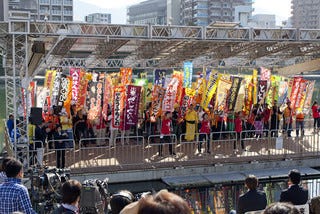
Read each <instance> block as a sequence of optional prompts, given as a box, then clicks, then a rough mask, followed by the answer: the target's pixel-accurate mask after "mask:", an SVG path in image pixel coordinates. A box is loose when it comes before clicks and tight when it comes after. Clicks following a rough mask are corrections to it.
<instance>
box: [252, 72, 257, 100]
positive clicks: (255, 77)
mask: <svg viewBox="0 0 320 214" xmlns="http://www.w3.org/2000/svg"><path fill="white" fill-rule="evenodd" d="M252 84H253V100H252V101H253V104H256V103H257V102H258V100H257V96H258V92H257V91H258V71H257V70H256V69H254V70H253V72H252Z"/></svg>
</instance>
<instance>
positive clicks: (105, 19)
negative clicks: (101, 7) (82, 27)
mask: <svg viewBox="0 0 320 214" xmlns="http://www.w3.org/2000/svg"><path fill="white" fill-rule="evenodd" d="M85 21H86V22H89V23H100V24H110V23H111V14H110V13H91V14H89V15H87V16H86V17H85Z"/></svg>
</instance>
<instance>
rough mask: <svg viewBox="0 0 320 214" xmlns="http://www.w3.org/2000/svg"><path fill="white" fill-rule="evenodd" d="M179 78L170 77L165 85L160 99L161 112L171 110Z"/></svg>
mask: <svg viewBox="0 0 320 214" xmlns="http://www.w3.org/2000/svg"><path fill="white" fill-rule="evenodd" d="M178 84H179V80H178V79H177V78H173V79H171V81H170V83H169V84H168V86H167V90H166V92H165V95H164V98H163V101H162V112H163V113H164V112H166V111H170V112H173V109H174V108H173V106H174V104H175V101H176V95H177V88H178Z"/></svg>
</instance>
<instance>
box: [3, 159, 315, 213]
mask: <svg viewBox="0 0 320 214" xmlns="http://www.w3.org/2000/svg"><path fill="white" fill-rule="evenodd" d="M22 178H23V166H22V164H21V162H20V161H18V160H16V159H14V158H11V157H6V158H4V159H3V160H2V164H1V173H0V213H19V212H20V213H25V214H33V213H36V212H35V210H34V209H33V208H32V203H31V200H30V197H29V193H28V190H27V188H26V187H25V186H24V185H23V184H22V183H21V181H22ZM300 182H301V173H300V172H299V171H298V170H295V169H294V170H290V172H289V174H288V188H287V189H285V190H283V191H282V192H281V194H280V201H279V202H276V203H273V204H270V205H269V206H267V197H266V194H265V193H264V192H263V191H262V190H259V189H258V179H257V177H256V176H254V175H249V176H248V177H247V178H246V179H245V186H246V187H247V188H248V191H247V192H245V193H244V194H242V195H240V196H239V198H238V203H237V205H236V206H237V207H236V210H232V211H231V212H230V213H237V214H244V213H249V212H251V211H256V212H259V213H264V214H278V213H279V214H280V213H281V214H286V213H288V214H298V213H307V211H306V210H309V213H311V214H317V213H320V200H319V198H320V196H318V197H314V198H312V199H311V200H309V194H308V190H307V189H304V188H303V187H302V186H300ZM81 191H82V185H81V183H80V182H79V181H77V180H68V181H65V182H64V183H63V184H62V186H61V196H62V199H61V204H60V206H58V208H56V209H55V210H54V211H53V212H52V213H53V214H62V213H65V214H66V213H68V214H77V213H79V208H80V207H81V205H80V196H81ZM108 201H109V209H110V212H109V213H112V214H119V213H120V214H149V213H154V214H164V213H165V214H191V213H192V209H191V207H190V206H189V205H188V203H187V201H186V200H184V199H183V198H182V197H180V196H178V195H176V194H174V193H171V192H168V191H167V190H160V191H159V192H157V193H150V192H146V193H143V194H141V195H140V197H139V198H137V197H135V196H134V195H133V194H132V193H131V192H130V191H128V190H120V191H118V192H116V193H114V194H113V195H112V196H111V197H110V199H109V200H108Z"/></svg>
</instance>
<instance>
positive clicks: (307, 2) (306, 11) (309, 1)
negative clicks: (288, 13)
mask: <svg viewBox="0 0 320 214" xmlns="http://www.w3.org/2000/svg"><path fill="white" fill-rule="evenodd" d="M291 3H292V5H291V8H292V26H293V27H295V28H311V29H319V28H320V0H292V2H291Z"/></svg>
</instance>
